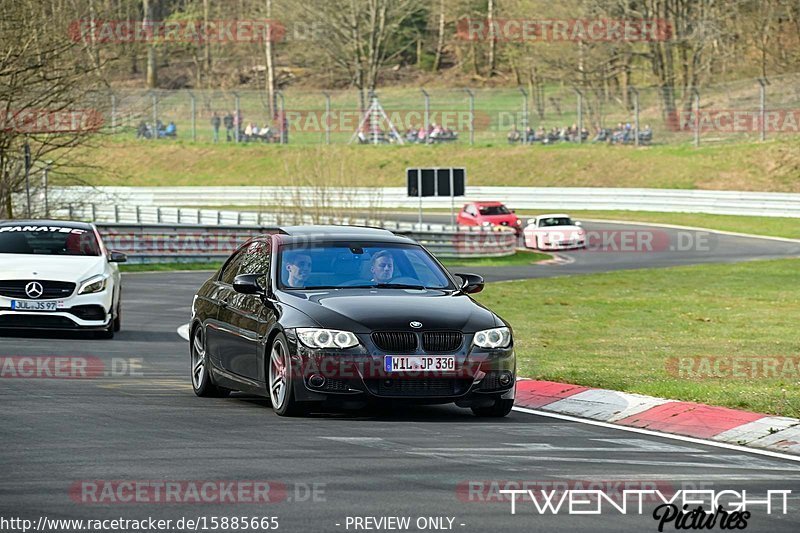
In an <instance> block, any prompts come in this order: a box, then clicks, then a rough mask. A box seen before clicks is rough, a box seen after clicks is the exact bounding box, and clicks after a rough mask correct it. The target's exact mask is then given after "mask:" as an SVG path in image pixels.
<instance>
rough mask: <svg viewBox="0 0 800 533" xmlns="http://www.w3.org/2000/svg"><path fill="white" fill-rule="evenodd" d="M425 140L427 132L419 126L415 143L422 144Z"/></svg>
mask: <svg viewBox="0 0 800 533" xmlns="http://www.w3.org/2000/svg"><path fill="white" fill-rule="evenodd" d="M427 138H428V132H427V131H426V130H425V128H424V127H422V126H420V128H419V131H418V132H417V142H418V143H424V142H425V140H426V139H427Z"/></svg>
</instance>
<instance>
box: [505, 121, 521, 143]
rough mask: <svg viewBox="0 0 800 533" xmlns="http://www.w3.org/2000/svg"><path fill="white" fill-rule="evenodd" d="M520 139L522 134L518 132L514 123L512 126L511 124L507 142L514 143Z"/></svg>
mask: <svg viewBox="0 0 800 533" xmlns="http://www.w3.org/2000/svg"><path fill="white" fill-rule="evenodd" d="M520 139H522V134H520V132H519V130H518V129H517V126H516V124H515V125H514V126H512V128H511V131H509V132H508V144H514V143H516V142H519V141H520Z"/></svg>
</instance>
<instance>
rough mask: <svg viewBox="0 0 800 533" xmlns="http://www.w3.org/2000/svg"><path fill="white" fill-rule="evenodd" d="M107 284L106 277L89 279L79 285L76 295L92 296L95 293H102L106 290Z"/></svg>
mask: <svg viewBox="0 0 800 533" xmlns="http://www.w3.org/2000/svg"><path fill="white" fill-rule="evenodd" d="M107 282H108V277H106V276H95V277H93V278H89V279H87V280H86V281H84V282H82V283H81V287H80V289H78V294H93V293H95V292H102V291H104V290H106V283H107Z"/></svg>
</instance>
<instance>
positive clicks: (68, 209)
mask: <svg viewBox="0 0 800 533" xmlns="http://www.w3.org/2000/svg"><path fill="white" fill-rule="evenodd" d="M67 216H68V217H69V219H70V220H72V219H73V218H75V217H74V216H73V212H72V204H69V205H68V206H67Z"/></svg>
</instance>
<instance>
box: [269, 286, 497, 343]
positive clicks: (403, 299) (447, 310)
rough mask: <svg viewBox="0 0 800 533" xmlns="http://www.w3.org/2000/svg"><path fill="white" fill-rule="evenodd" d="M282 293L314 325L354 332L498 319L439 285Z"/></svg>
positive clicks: (459, 326)
mask: <svg viewBox="0 0 800 533" xmlns="http://www.w3.org/2000/svg"><path fill="white" fill-rule="evenodd" d="M344 291H346V293H343V292H344ZM284 294H285V296H283V297H282V298H281V300H282V301H283V302H284V303H286V304H287V305H290V306H292V307H294V308H296V309H298V310H300V311H302V312H303V313H304V314H306V315H307V316H308V317H310V318H311V319H312V320H314V322H316V324H315V325H317V326H320V327H326V328H332V329H342V330H346V331H353V332H354V333H369V332H372V331H376V330H401V331H404V330H411V326H410V323H411V322H421V323H422V327H421V328H419V329H420V330H421V331H426V330H432V329H439V330H441V329H450V330H459V331H463V332H465V333H468V332H473V331H478V330H481V329H487V328H491V327H495V326H497V325H500V324H501V322H500V320H499V319H497V318H496V317H495V315H494V313H492V312H491V311H489V310H488V309H486V308H485V307H483V306H482V305H480V304H478V303H477V302H475V301H473V300H472V299H471V298H470V297H468V296H466V295H464V294H453V293H449V292H445V291H439V290H424V291H421V290H405V289H340V290H338V291H327V290H326V291H317V292H315V291H311V290H309V291H308V292H305V291H303V292H297V293H291V294H288V293H284Z"/></svg>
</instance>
